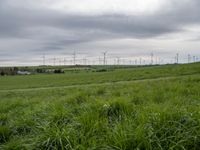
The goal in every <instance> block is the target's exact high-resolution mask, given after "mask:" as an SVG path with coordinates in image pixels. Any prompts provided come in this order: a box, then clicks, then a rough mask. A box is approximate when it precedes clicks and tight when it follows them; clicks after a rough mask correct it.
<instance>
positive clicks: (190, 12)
mask: <svg viewBox="0 0 200 150" xmlns="http://www.w3.org/2000/svg"><path fill="white" fill-rule="evenodd" d="M199 8H200V1H199V0H56V1H55V0H35V1H33V0H0V66H9V65H42V64H43V63H44V61H43V60H44V56H45V63H46V64H54V63H57V64H58V63H60V64H62V63H64V60H66V62H65V63H67V64H69V63H72V62H71V60H72V59H73V58H72V57H73V53H74V52H75V53H76V59H77V63H79V62H80V63H81V60H84V59H88V60H90V61H91V62H93V63H98V59H100V62H101V60H102V59H103V52H107V55H106V58H107V60H108V63H111V62H112V61H113V63H114V62H115V61H116V60H115V59H117V58H118V59H119V58H120V60H123V61H127V62H128V61H129V60H132V61H133V62H135V61H136V60H139V59H142V60H143V62H144V63H145V61H146V63H147V62H148V61H149V59H150V55H151V53H153V54H154V59H155V60H158V59H159V60H160V61H161V62H163V63H170V62H174V57H175V56H176V54H177V53H178V54H179V59H180V62H187V61H188V54H189V55H190V56H191V60H192V58H193V56H196V60H198V58H199V59H200V42H199V40H200V9H199ZM54 58H55V59H54ZM54 60H55V61H54ZM78 61H79V62H78ZM95 61H96V62H95ZM82 62H83V61H82Z"/></svg>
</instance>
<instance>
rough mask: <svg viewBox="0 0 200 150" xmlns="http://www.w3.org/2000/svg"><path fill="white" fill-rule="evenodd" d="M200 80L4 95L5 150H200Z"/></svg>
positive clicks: (0, 130) (0, 137)
mask: <svg viewBox="0 0 200 150" xmlns="http://www.w3.org/2000/svg"><path fill="white" fill-rule="evenodd" d="M199 89H200V76H199V75H192V76H186V77H177V78H176V79H165V80H164V79H163V80H157V81H156V82H155V81H143V82H136V83H127V82H126V83H113V84H110V85H101V86H100V85H99V86H95V85H94V86H85V87H80V88H77V87H76V88H75V87H73V88H68V89H48V90H41V91H26V92H22V91H21V92H9V91H8V92H2V93H0V149H5V150H6V149H16V150H21V149H33V150H35V149H48V150H60V149H61V150H62V149H63V150H64V149H69V150H72V149H79V150H85V149H110V150H111V149H112V150H113V149H116V150H118V149H123V150H130V149H136V150H143V149H149V150H168V149H171V150H172V149H187V150H198V149H199V147H200V111H199V110H200V90H199Z"/></svg>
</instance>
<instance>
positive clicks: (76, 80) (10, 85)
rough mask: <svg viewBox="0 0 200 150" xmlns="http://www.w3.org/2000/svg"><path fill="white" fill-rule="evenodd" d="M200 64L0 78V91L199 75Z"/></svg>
mask: <svg viewBox="0 0 200 150" xmlns="http://www.w3.org/2000/svg"><path fill="white" fill-rule="evenodd" d="M199 65H200V63H195V64H185V65H165V66H153V67H151V66H149V67H137V68H135V67H133V68H125V69H122V68H119V69H116V68H115V69H114V70H113V69H112V71H108V72H88V71H87V70H85V71H81V72H78V73H76V72H73V71H72V72H70V71H68V72H66V73H65V74H57V75H55V74H41V75H38V74H37V75H30V76H6V77H0V83H1V84H0V90H3V89H4V90H7V89H26V88H40V87H59V86H66V85H80V84H83V85H84V84H91V83H93V84H94V83H104V82H116V81H131V80H138V79H152V78H158V77H169V76H180V75H190V74H198V73H200V67H199Z"/></svg>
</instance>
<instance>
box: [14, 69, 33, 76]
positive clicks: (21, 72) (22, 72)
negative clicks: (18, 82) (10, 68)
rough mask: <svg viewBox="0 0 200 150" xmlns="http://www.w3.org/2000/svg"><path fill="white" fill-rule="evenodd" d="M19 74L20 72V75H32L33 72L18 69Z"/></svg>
mask: <svg viewBox="0 0 200 150" xmlns="http://www.w3.org/2000/svg"><path fill="white" fill-rule="evenodd" d="M17 74H19V75H30V74H31V73H30V72H28V71H20V70H19V71H17Z"/></svg>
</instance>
